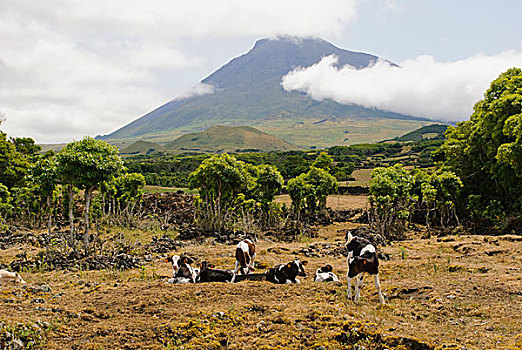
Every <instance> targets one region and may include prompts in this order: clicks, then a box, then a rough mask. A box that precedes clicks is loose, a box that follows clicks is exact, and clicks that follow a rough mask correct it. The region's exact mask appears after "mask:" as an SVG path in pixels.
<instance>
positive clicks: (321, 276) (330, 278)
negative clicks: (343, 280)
mask: <svg viewBox="0 0 522 350" xmlns="http://www.w3.org/2000/svg"><path fill="white" fill-rule="evenodd" d="M332 270H333V269H332V265H325V266H323V267H321V268H319V269H317V271H315V278H314V282H338V281H339V278H337V276H336V275H335V273H333V272H332Z"/></svg>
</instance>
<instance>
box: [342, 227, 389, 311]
mask: <svg viewBox="0 0 522 350" xmlns="http://www.w3.org/2000/svg"><path fill="white" fill-rule="evenodd" d="M345 245H346V249H347V251H348V256H347V262H348V272H347V273H346V279H347V280H348V299H349V300H351V299H352V283H351V280H352V278H354V277H355V281H354V285H355V298H354V301H355V302H356V303H357V302H359V299H360V292H361V287H362V279H363V273H364V272H367V273H369V274H370V275H374V278H375V288H376V289H377V293H378V294H379V300H380V302H381V303H383V304H384V297H383V296H382V292H381V284H380V282H379V258H378V257H377V252H376V251H375V247H374V246H373V245H372V244H371V243H370V241H368V240H367V239H364V238H361V237H354V236H352V233H351V232H350V231H348V233H347V234H346V243H345Z"/></svg>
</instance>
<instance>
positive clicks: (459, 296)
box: [0, 197, 522, 350]
mask: <svg viewBox="0 0 522 350" xmlns="http://www.w3.org/2000/svg"><path fill="white" fill-rule="evenodd" d="M363 198H364V197H363ZM354 203H355V204H354V205H361V203H360V199H358V198H356V199H355V200H354ZM348 206H349V205H348ZM356 226H357V224H354V223H335V224H332V225H329V226H325V227H321V228H319V232H318V233H319V234H318V237H316V238H307V239H303V240H302V241H301V242H295V243H277V242H272V241H269V240H264V239H263V238H260V240H259V241H258V243H257V247H258V255H257V259H256V262H257V263H256V267H257V271H258V272H263V271H264V270H265V269H266V268H268V267H271V266H273V265H276V264H279V263H285V262H289V261H291V260H292V259H294V258H295V257H298V258H300V259H301V260H307V261H308V262H309V264H308V266H306V271H307V273H308V276H307V277H305V278H302V283H301V284H298V285H274V284H271V283H269V282H253V281H244V282H239V283H235V284H218V283H215V284H190V285H171V284H166V283H165V281H166V279H167V277H169V275H171V273H172V271H171V266H169V264H167V263H166V262H164V256H161V255H158V256H156V257H155V259H154V261H153V262H151V263H150V264H148V265H146V266H144V267H143V268H141V269H133V270H128V271H116V270H110V271H90V272H87V271H65V272H62V271H57V272H38V271H26V272H24V273H22V275H23V277H24V279H25V280H26V281H27V282H28V288H26V289H20V288H12V287H9V288H3V289H2V290H1V292H0V320H1V321H2V322H4V323H5V324H8V325H16V324H17V323H24V324H38V325H39V326H38V327H39V328H40V329H42V331H41V333H42V334H44V335H45V337H44V338H43V340H42V343H41V344H40V345H39V346H40V347H41V348H44V349H434V348H438V349H468V350H469V349H521V348H522V335H521V334H522V317H521V315H522V237H520V236H500V237H488V236H448V237H443V238H439V239H437V238H430V239H421V238H420V233H413V232H412V233H411V236H410V239H408V240H406V241H403V242H397V243H394V244H392V245H388V246H384V247H380V249H381V250H382V251H383V252H384V253H387V254H389V256H390V260H386V261H382V264H381V271H382V272H381V285H382V288H383V293H384V295H385V298H386V301H387V303H386V305H384V306H382V305H380V304H379V302H378V298H377V295H376V293H375V288H374V286H373V279H370V278H366V279H365V286H364V287H363V289H362V293H361V296H362V299H361V302H360V303H359V304H354V303H353V302H352V301H349V300H347V298H346V291H347V283H346V278H345V274H346V260H345V258H344V257H343V256H341V255H340V254H339V252H340V251H341V250H342V248H343V239H344V233H343V232H342V230H343V229H350V228H354V227H356ZM21 249H27V250H28V253H29V254H34V253H35V249H36V248H31V247H29V246H20V247H13V248H10V249H8V250H4V251H2V252H1V255H0V263H6V262H8V261H10V260H12V259H13V258H14V255H15V254H17V253H18V252H20V250H21ZM233 251H234V246H233V245H224V244H215V243H213V242H212V241H210V240H208V241H204V242H199V243H191V244H188V245H187V246H185V247H184V248H183V249H182V250H180V251H177V252H171V253H178V254H179V253H181V252H187V253H190V254H191V255H194V256H197V257H198V258H199V260H200V261H201V260H208V261H210V262H212V263H214V264H215V265H216V266H217V267H219V268H232V267H233V263H234V258H233V256H232V253H233ZM326 263H328V264H331V265H332V266H333V268H334V272H335V273H336V274H337V275H338V276H339V278H340V279H341V282H337V283H321V284H320V283H314V282H313V274H314V272H315V270H316V269H317V268H319V267H320V266H322V265H324V264H326ZM41 283H45V284H47V285H48V286H50V287H51V291H50V292H38V291H34V290H33V288H32V287H34V286H37V285H38V284H41ZM42 325H44V326H42ZM31 329H33V328H31ZM517 336H518V337H517Z"/></svg>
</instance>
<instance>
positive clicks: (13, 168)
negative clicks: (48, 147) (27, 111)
mask: <svg viewBox="0 0 522 350" xmlns="http://www.w3.org/2000/svg"><path fill="white" fill-rule="evenodd" d="M16 140H20V139H16ZM18 148H19V149H20V150H22V151H25V150H24V148H23V147H20V146H19V147H18ZM28 155H30V154H26V153H21V152H20V151H19V150H18V149H17V145H16V144H15V141H13V139H11V140H8V139H7V134H5V133H3V132H1V131H0V179H1V181H2V183H3V184H4V185H5V186H6V187H7V188H8V189H10V188H11V187H14V186H18V185H21V184H23V179H24V176H25V175H26V174H27V172H28V169H29V166H30V163H29V159H28Z"/></svg>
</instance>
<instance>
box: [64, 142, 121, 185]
mask: <svg viewBox="0 0 522 350" xmlns="http://www.w3.org/2000/svg"><path fill="white" fill-rule="evenodd" d="M57 163H58V174H59V176H60V178H61V179H62V182H64V183H72V184H73V185H75V186H77V187H80V188H85V189H89V188H96V187H97V186H98V185H99V184H100V183H101V182H103V181H107V180H109V179H110V178H111V177H113V176H115V175H117V174H118V173H120V172H121V171H122V170H123V161H122V160H121V158H120V156H119V155H118V149H117V148H116V147H115V146H113V145H111V144H109V143H107V142H104V141H99V140H95V139H93V138H91V137H86V138H84V139H83V140H81V141H73V142H70V143H68V144H67V145H66V146H65V147H64V148H63V149H62V150H61V151H60V152H59V153H58V155H57Z"/></svg>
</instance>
